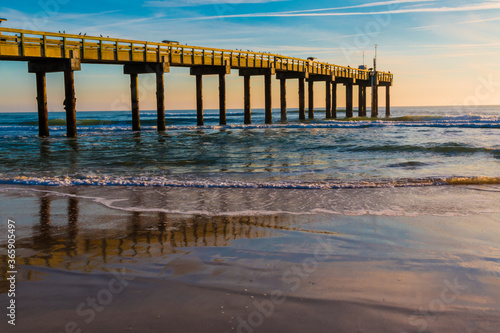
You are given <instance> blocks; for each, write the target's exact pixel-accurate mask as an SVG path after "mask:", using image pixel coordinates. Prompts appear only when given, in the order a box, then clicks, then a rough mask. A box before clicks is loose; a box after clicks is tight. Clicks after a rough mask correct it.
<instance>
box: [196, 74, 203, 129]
mask: <svg viewBox="0 0 500 333" xmlns="http://www.w3.org/2000/svg"><path fill="white" fill-rule="evenodd" d="M196 123H197V125H198V126H203V125H204V120H203V75H201V74H198V75H196Z"/></svg>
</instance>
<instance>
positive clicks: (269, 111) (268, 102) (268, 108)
mask: <svg viewBox="0 0 500 333" xmlns="http://www.w3.org/2000/svg"><path fill="white" fill-rule="evenodd" d="M264 87H265V88H264V90H265V93H264V95H265V112H266V120H265V122H266V124H272V123H273V108H272V97H271V90H272V84H271V74H266V75H264Z"/></svg>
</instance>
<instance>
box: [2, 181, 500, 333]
mask: <svg viewBox="0 0 500 333" xmlns="http://www.w3.org/2000/svg"><path fill="white" fill-rule="evenodd" d="M283 195H285V193H284V192H283V191H280V190H272V189H189V188H180V189H175V188H156V189H155V188H126V187H121V188H120V187H111V188H110V187H107V188H103V187H67V188H57V187H56V188H54V187H40V186H38V187H27V186H22V187H16V186H11V185H3V186H1V188H0V196H1V201H0V202H2V209H1V213H0V216H1V218H2V220H5V219H13V220H16V223H17V230H16V232H17V236H18V237H17V243H16V245H17V261H18V263H19V272H18V275H17V291H16V304H17V314H18V316H17V322H16V326H15V328H14V329H13V327H11V326H10V325H9V326H7V323H6V322H5V321H2V323H1V324H0V325H1V326H0V327H1V329H2V331H8V332H33V331H38V332H123V331H136V332H159V331H168V332H307V331H310V332H444V331H447V332H495V330H496V328H497V327H499V325H500V304H499V302H498V300H499V299H500V291H499V290H500V288H498V287H499V285H500V280H499V278H498V276H499V270H500V266H499V260H500V259H499V258H500V249H499V246H498V239H499V237H500V223H499V222H500V213H499V212H498V204H497V203H498V199H499V198H500V192H499V189H498V187H494V186H489V187H488V186H476V187H474V186H469V187H430V188H401V189H394V188H392V189H353V190H330V191H324V190H318V191H308V190H302V191H293V192H291V191H287V192H286V195H285V197H283ZM189 198H190V199H191V200H188V199H189ZM359 198H365V199H364V200H359ZM320 199H322V200H320ZM216 202H218V203H219V205H218V206H216V205H215V203H216ZM348 203H351V204H350V205H349V204H348ZM465 203H467V204H465ZM306 206H309V209H305V207H306ZM159 207H163V208H165V207H167V208H168V209H166V210H165V209H160V208H159ZM362 207H365V208H368V207H369V208H370V210H368V209H365V210H364V211H363V210H362V209H361V208H362ZM327 208H328V209H327ZM180 212H184V213H180ZM190 212H191V213H190ZM355 212H357V213H355ZM2 234H4V233H3V230H2ZM2 244H4V243H2ZM2 257H3V258H4V259H2V263H3V264H2V265H5V263H6V256H5V255H3V254H2ZM2 272H6V269H4V267H2ZM1 280H2V285H1V292H2V293H1V294H0V300H1V303H2V304H3V305H5V304H6V302H7V301H8V300H7V293H6V291H7V289H8V285H7V284H6V283H5V281H6V278H5V277H2V279H1ZM2 308H4V309H5V307H4V306H2Z"/></svg>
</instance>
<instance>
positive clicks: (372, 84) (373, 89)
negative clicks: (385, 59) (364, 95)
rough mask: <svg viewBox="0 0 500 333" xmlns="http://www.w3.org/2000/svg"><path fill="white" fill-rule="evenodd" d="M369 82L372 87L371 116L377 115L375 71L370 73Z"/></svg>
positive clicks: (376, 80) (376, 78) (375, 116)
mask: <svg viewBox="0 0 500 333" xmlns="http://www.w3.org/2000/svg"><path fill="white" fill-rule="evenodd" d="M370 80H371V81H370V83H371V87H372V110H371V117H372V118H377V117H378V75H377V72H371V73H370Z"/></svg>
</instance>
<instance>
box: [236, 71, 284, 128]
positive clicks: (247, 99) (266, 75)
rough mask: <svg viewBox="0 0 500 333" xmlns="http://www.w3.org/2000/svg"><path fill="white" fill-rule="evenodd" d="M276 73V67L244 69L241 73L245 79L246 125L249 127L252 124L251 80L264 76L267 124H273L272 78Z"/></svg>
mask: <svg viewBox="0 0 500 333" xmlns="http://www.w3.org/2000/svg"><path fill="white" fill-rule="evenodd" d="M275 73H276V71H275V69H274V67H271V68H242V69H240V71H239V75H240V76H243V77H244V89H245V91H244V95H245V96H244V97H245V120H244V122H245V124H247V125H249V124H251V123H252V109H251V102H250V97H251V95H250V78H251V77H252V76H257V75H264V85H265V87H264V88H265V91H264V92H265V112H266V117H265V121H266V124H271V123H272V119H273V114H272V99H271V76H272V75H274V74H275Z"/></svg>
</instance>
